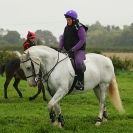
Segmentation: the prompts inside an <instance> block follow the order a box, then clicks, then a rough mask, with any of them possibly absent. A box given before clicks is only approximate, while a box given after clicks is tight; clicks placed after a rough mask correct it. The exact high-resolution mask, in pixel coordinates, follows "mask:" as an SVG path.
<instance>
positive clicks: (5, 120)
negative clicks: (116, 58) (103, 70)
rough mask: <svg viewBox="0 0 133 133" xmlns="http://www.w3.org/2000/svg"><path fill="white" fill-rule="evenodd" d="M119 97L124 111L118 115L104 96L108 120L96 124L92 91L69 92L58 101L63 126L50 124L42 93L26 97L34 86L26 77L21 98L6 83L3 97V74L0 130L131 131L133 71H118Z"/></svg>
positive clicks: (1, 132)
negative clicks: (26, 80) (7, 88)
mask: <svg viewBox="0 0 133 133" xmlns="http://www.w3.org/2000/svg"><path fill="white" fill-rule="evenodd" d="M117 81H118V84H119V90H120V94H121V98H122V101H123V104H124V107H125V110H126V113H125V114H123V115H120V114H118V113H117V112H116V110H115V109H114V107H113V106H112V104H111V102H110V100H109V99H108V97H107V103H106V105H107V109H108V115H109V120H108V122H106V123H103V124H102V125H101V126H100V127H95V125H94V124H95V118H96V117H97V114H98V101H97V99H96V97H95V96H94V93H93V91H90V92H88V93H82V94H76V95H69V96H67V97H65V98H64V99H63V100H62V101H61V107H62V111H63V115H64V119H65V126H64V129H58V128H57V127H53V126H51V125H50V121H49V115H48V111H47V103H46V102H43V100H42V94H41V95H40V96H39V97H38V98H37V99H36V100H34V101H29V100H28V97H29V96H31V95H33V94H34V93H35V92H36V91H37V90H36V88H29V87H28V85H27V83H26V82H25V81H22V82H21V83H20V88H21V91H22V93H23V96H24V98H22V99H20V98H19V97H18V95H17V94H16V92H15V90H14V89H13V87H12V83H11V85H10V86H9V90H8V97H9V99H4V98H3V82H4V77H0V88H1V90H0V133H89V132H90V133H132V132H133V83H132V82H133V72H130V73H120V74H119V75H117Z"/></svg>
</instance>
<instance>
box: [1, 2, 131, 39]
mask: <svg viewBox="0 0 133 133" xmlns="http://www.w3.org/2000/svg"><path fill="white" fill-rule="evenodd" d="M70 9H74V10H76V11H77V12H78V15H79V20H80V21H81V22H82V23H84V24H89V25H91V24H93V23H95V22H96V21H97V20H98V21H100V23H101V24H102V25H108V24H109V25H116V26H121V27H122V26H123V25H130V24H131V23H133V0H0V28H4V29H9V30H17V31H18V32H19V33H20V34H21V35H22V36H23V37H25V36H26V34H27V31H28V30H31V31H36V30H38V29H41V30H50V31H51V32H52V33H53V34H54V35H55V36H56V37H57V38H58V36H59V35H60V34H62V33H63V29H64V26H65V25H66V21H65V18H64V13H65V12H66V11H67V10H70Z"/></svg>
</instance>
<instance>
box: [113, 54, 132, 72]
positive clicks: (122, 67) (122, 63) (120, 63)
mask: <svg viewBox="0 0 133 133" xmlns="http://www.w3.org/2000/svg"><path fill="white" fill-rule="evenodd" d="M111 60H112V62H113V65H114V68H115V71H116V72H118V71H130V70H132V69H133V61H131V60H127V59H125V60H122V59H120V58H119V57H116V56H113V57H112V58H111Z"/></svg>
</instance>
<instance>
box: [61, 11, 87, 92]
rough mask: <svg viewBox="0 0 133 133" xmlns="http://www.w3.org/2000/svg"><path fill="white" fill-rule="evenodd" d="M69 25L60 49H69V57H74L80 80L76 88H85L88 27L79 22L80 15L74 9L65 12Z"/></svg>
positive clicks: (65, 30) (62, 38)
mask: <svg viewBox="0 0 133 133" xmlns="http://www.w3.org/2000/svg"><path fill="white" fill-rule="evenodd" d="M64 16H65V18H66V21H67V25H66V27H65V29H64V33H63V35H62V37H61V38H60V45H59V49H60V50H62V49H63V48H64V49H65V50H66V51H68V53H69V57H70V58H72V59H73V60H74V62H75V66H76V68H75V69H76V70H75V72H76V74H77V76H78V82H77V84H76V88H77V89H79V90H83V89H84V71H85V69H84V68H85V65H84V60H85V47H86V31H87V30H88V28H87V27H86V26H84V25H83V24H81V23H80V22H79V20H78V19H77V18H78V15H77V13H76V12H75V11H74V10H70V11H67V12H66V13H65V14H64Z"/></svg>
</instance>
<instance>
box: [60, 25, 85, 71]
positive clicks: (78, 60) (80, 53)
mask: <svg viewBox="0 0 133 133" xmlns="http://www.w3.org/2000/svg"><path fill="white" fill-rule="evenodd" d="M78 36H79V42H78V43H77V44H76V45H75V46H74V47H73V48H72V50H73V51H74V58H75V64H76V67H77V69H80V68H81V65H82V63H83V60H85V59H86V58H85V50H79V49H80V48H81V47H82V46H83V45H84V43H85V41H86V31H85V29H84V27H83V26H81V27H80V28H79V30H78ZM63 47H64V35H62V36H61V37H60V43H59V48H61V49H63Z"/></svg>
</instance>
